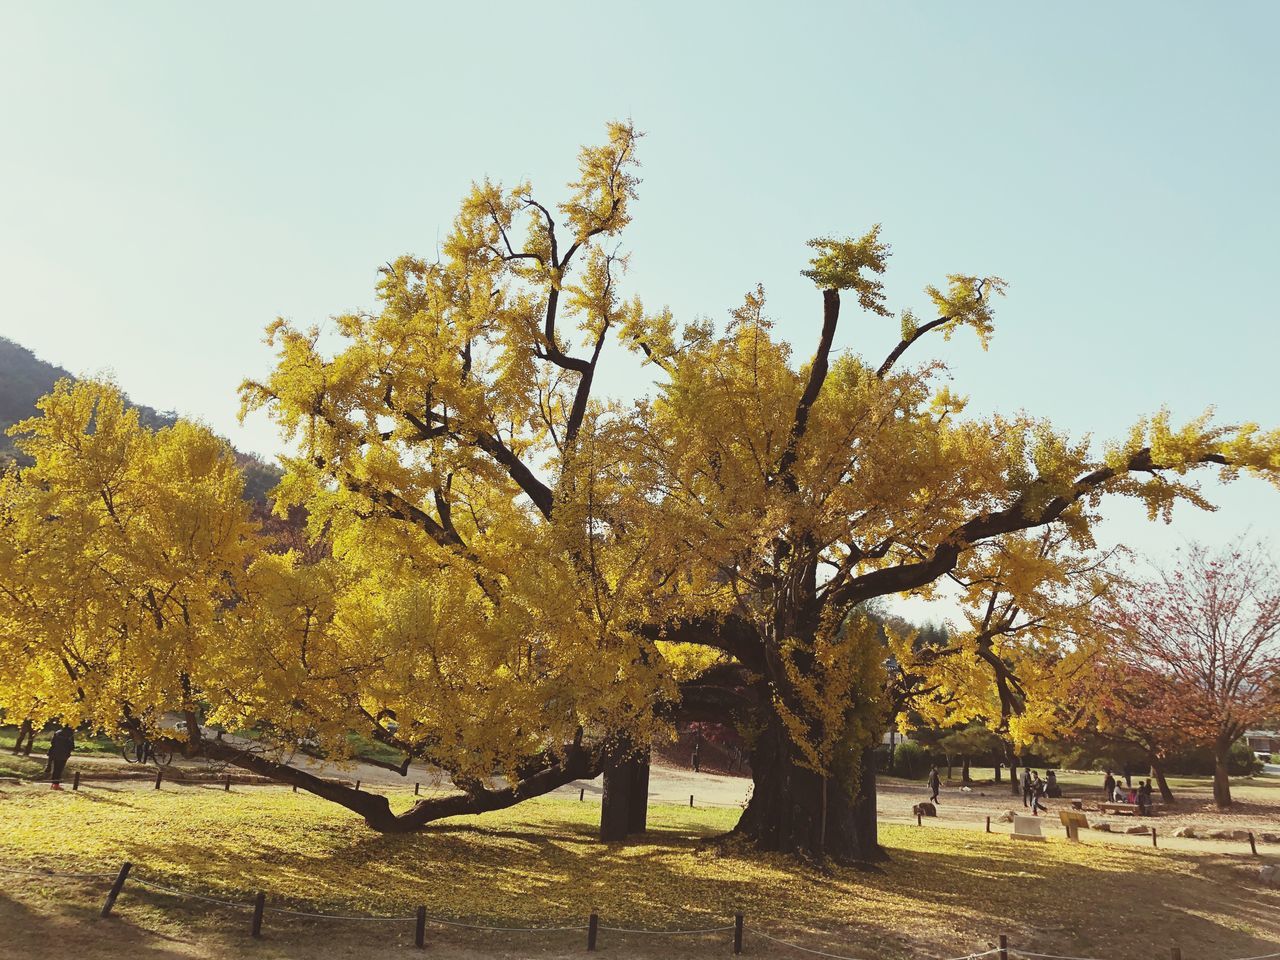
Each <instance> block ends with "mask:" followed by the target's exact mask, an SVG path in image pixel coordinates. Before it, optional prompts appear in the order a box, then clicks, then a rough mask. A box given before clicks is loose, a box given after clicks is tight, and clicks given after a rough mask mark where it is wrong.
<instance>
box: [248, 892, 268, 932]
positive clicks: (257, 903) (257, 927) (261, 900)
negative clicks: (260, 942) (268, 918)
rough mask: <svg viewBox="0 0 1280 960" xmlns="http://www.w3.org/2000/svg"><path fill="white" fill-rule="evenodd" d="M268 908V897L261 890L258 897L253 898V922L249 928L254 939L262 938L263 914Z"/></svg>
mask: <svg viewBox="0 0 1280 960" xmlns="http://www.w3.org/2000/svg"><path fill="white" fill-rule="evenodd" d="M266 908H267V895H266V894H265V893H264V892H263V891H261V890H259V891H258V895H257V896H256V897H254V898H253V922H252V923H251V924H250V926H249V935H250V936H253V937H261V936H262V913H263V911H264V910H266Z"/></svg>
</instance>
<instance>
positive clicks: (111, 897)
mask: <svg viewBox="0 0 1280 960" xmlns="http://www.w3.org/2000/svg"><path fill="white" fill-rule="evenodd" d="M132 869H133V864H132V863H130V862H129V861H128V860H126V861H125V862H124V863H122V864H120V872H119V873H117V874H116V878H115V880H113V881H112V883H111V889H110V890H108V891H107V902H106V903H104V904H103V905H102V915H103V916H104V917H109V916H111V908H112V907H114V906H115V905H116V897H118V896H120V891H121V890H123V889H124V882H125V880H127V879H129V871H130V870H132Z"/></svg>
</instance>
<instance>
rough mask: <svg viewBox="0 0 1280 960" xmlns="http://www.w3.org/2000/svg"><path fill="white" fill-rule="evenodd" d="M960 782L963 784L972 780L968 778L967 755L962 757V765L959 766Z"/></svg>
mask: <svg viewBox="0 0 1280 960" xmlns="http://www.w3.org/2000/svg"><path fill="white" fill-rule="evenodd" d="M960 782H961V783H965V784H968V783H972V782H973V780H972V779H970V776H969V758H968V757H965V758H964V765H963V766H962V767H961V768H960Z"/></svg>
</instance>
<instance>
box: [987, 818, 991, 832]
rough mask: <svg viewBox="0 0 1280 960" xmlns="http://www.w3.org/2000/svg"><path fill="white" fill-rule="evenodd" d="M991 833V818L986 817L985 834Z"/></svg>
mask: <svg viewBox="0 0 1280 960" xmlns="http://www.w3.org/2000/svg"><path fill="white" fill-rule="evenodd" d="M990 832H991V818H990V817H987V833H990Z"/></svg>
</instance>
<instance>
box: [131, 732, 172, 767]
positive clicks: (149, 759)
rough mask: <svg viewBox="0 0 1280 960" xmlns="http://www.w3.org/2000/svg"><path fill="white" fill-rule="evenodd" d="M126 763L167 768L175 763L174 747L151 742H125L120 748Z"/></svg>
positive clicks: (132, 739)
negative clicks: (147, 764) (152, 764)
mask: <svg viewBox="0 0 1280 960" xmlns="http://www.w3.org/2000/svg"><path fill="white" fill-rule="evenodd" d="M120 753H121V754H122V755H123V756H124V761H125V763H142V764H146V763H154V764H155V765H156V766H158V767H167V766H169V764H170V763H172V762H173V747H170V746H168V745H166V744H163V743H158V744H157V743H153V742H152V741H150V740H135V739H134V738H133V737H130V738H129V739H127V740H125V742H124V744H123V745H122V746H121V747H120Z"/></svg>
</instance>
